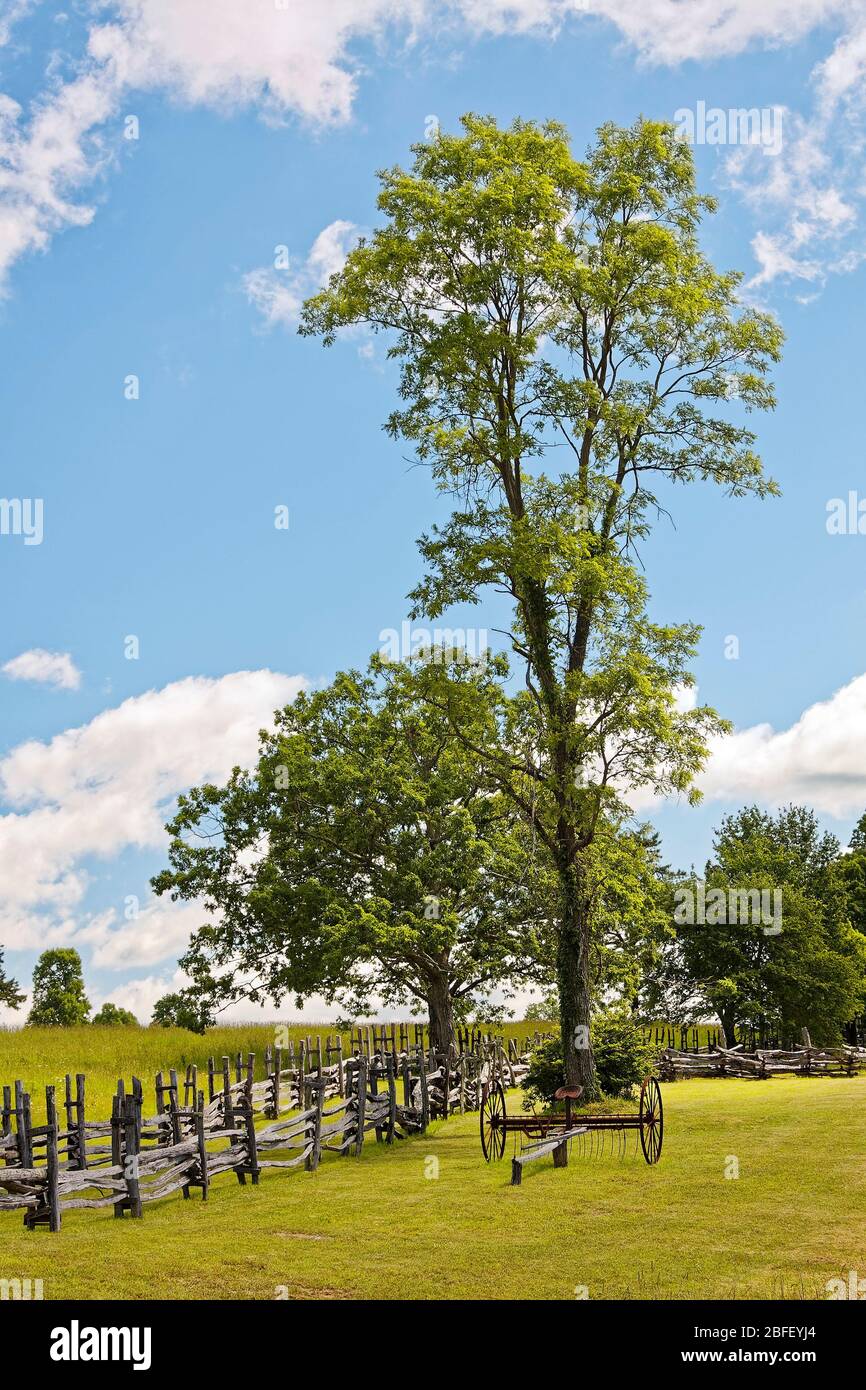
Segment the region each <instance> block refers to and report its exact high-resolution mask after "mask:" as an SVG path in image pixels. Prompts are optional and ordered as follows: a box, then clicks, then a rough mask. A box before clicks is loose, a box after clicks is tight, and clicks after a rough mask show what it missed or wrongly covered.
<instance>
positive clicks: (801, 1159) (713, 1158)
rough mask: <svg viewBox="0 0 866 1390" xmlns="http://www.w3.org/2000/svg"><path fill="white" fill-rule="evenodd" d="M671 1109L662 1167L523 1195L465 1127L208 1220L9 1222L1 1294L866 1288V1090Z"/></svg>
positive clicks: (259, 1295)
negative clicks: (53, 1230) (49, 1227)
mask: <svg viewBox="0 0 866 1390" xmlns="http://www.w3.org/2000/svg"><path fill="white" fill-rule="evenodd" d="M663 1095H664V1103H665V1121H666V1130H665V1147H664V1153H663V1156H662V1160H661V1162H660V1164H659V1165H658V1166H657V1167H656V1168H648V1167H647V1166H646V1164H645V1163H644V1162H643V1160H642V1159H634V1158H628V1159H625V1160H621V1159H619V1158H616V1157H604V1158H600V1159H590V1158H588V1157H587V1158H584V1159H578V1158H577V1156H576V1154H574V1155H573V1156H572V1159H571V1161H570V1164H569V1167H568V1168H567V1169H566V1170H556V1169H554V1168H553V1166H552V1162H551V1160H550V1159H544V1160H541V1161H540V1162H539V1163H538V1164H537V1165H531V1166H529V1167H528V1168H527V1170H526V1172H525V1176H524V1180H523V1185H522V1186H521V1187H518V1188H512V1187H510V1186H509V1177H510V1163H509V1162H508V1161H507V1160H508V1154H507V1155H506V1159H505V1160H503V1161H502V1162H501V1163H498V1164H496V1165H491V1166H488V1165H487V1164H485V1163H484V1162H483V1161H482V1158H481V1151H480V1146H479V1141H478V1117H477V1115H467V1116H464V1117H457V1116H455V1117H454V1118H453V1119H451V1120H450V1121H448V1122H447V1123H438V1124H435V1125H433V1126H432V1127H431V1130H430V1132H429V1133H428V1134H427V1135H426V1136H421V1137H419V1138H416V1139H412V1140H405V1141H402V1142H399V1143H397V1144H395V1146H394V1147H393V1149H389V1148H387V1147H385V1146H382V1145H376V1143H375V1142H374V1140H373V1139H372V1138H371V1139H370V1141H369V1142H368V1143H367V1144H366V1145H365V1148H364V1153H363V1155H362V1157H361V1158H360V1159H340V1158H337V1157H331V1156H329V1157H328V1158H327V1159H326V1160H325V1161H324V1162H323V1164H322V1166H321V1168H320V1169H319V1171H318V1172H317V1173H315V1174H308V1173H303V1172H300V1173H297V1172H295V1173H289V1174H286V1173H281V1172H279V1171H274V1172H270V1173H266V1174H264V1175H263V1177H262V1181H261V1184H260V1186H259V1187H258V1188H255V1187H252V1186H251V1185H248V1186H246V1187H240V1186H239V1185H238V1183H237V1180H236V1179H235V1178H234V1176H232V1175H223V1176H221V1177H220V1178H218V1179H217V1180H216V1182H215V1184H214V1186H213V1188H212V1190H211V1195H210V1200H209V1201H208V1203H207V1205H206V1206H204V1207H203V1206H202V1203H201V1200H200V1197H198V1196H197V1195H194V1196H193V1197H192V1199H191V1200H190V1201H188V1202H184V1201H183V1200H182V1198H181V1196H180V1195H179V1194H176V1195H175V1196H172V1197H169V1198H167V1199H165V1200H164V1201H162V1202H160V1203H154V1204H153V1205H151V1206H148V1207H146V1209H145V1215H144V1219H143V1220H142V1221H136V1222H133V1221H130V1220H129V1219H128V1218H127V1219H124V1220H122V1221H121V1220H115V1219H114V1218H113V1216H112V1214H111V1212H110V1210H109V1211H108V1212H104V1211H98V1212H72V1213H69V1214H68V1215H66V1216H64V1218H63V1230H62V1232H61V1233H60V1234H59V1235H55V1236H51V1235H50V1234H49V1233H48V1232H47V1231H45V1230H39V1231H36V1232H33V1233H29V1232H25V1231H24V1230H23V1229H22V1226H21V1216H20V1214H18V1213H14V1214H6V1213H4V1214H3V1215H2V1216H0V1277H4V1278H14V1277H30V1278H41V1279H42V1280H43V1281H44V1294H45V1297H46V1298H48V1299H59V1298H85V1299H96V1298H108V1297H113V1298H129V1299H136V1298H152V1297H162V1298H225V1299H273V1298H275V1297H277V1296H279V1294H280V1293H282V1296H286V1294H287V1296H288V1297H289V1298H293V1299H308V1298H326V1299H330V1298H333V1299H341V1298H385V1299H394V1298H413V1299H415V1298H423V1299H438V1298H469V1299H485V1298H514V1299H526V1298H531V1299H540V1298H546V1299H574V1298H575V1297H577V1296H579V1295H580V1293H581V1291H582V1290H583V1289H586V1291H587V1293H588V1296H589V1297H590V1298H591V1299H593V1298H594V1299H599V1298H620V1299H622V1298H653V1299H678V1298H691V1297H697V1298H718V1297H722V1298H734V1299H736V1298H774V1297H775V1298H778V1297H782V1298H790V1299H803V1298H805V1299H814V1298H826V1297H827V1290H826V1285H827V1281H828V1280H829V1279H832V1278H837V1277H840V1276H841V1277H843V1278H845V1279H847V1277H848V1273H849V1271H850V1270H857V1271H859V1274H860V1277H861V1278H863V1277H864V1276H866V1078H855V1079H851V1080H842V1079H839V1080H837V1079H821V1080H805V1079H799V1078H791V1079H774V1080H771V1081H766V1082H750V1081H728V1080H724V1081H719V1080H707V1081H701V1080H696V1081H680V1082H677V1083H675V1084H673V1085H666V1086H664V1087H663ZM518 1103H519V1102H518V1097H517V1096H516V1095H513V1096H511V1097H510V1098H509V1108H514V1109H516V1108H517V1106H518ZM509 1152H510V1150H509ZM734 1160H735V1161H736V1163H737V1164H738V1166H739V1177H737V1178H726V1176H725V1173H726V1171H728V1172H730V1171H732V1168H733V1162H734Z"/></svg>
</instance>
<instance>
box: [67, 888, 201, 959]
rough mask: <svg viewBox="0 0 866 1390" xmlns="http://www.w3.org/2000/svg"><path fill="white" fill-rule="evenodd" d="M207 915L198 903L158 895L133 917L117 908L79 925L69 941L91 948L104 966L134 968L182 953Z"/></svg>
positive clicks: (175, 956) (95, 957)
mask: <svg viewBox="0 0 866 1390" xmlns="http://www.w3.org/2000/svg"><path fill="white" fill-rule="evenodd" d="M207 920H208V915H207V913H206V912H205V911H204V909H203V908H202V907H200V906H199V905H198V904H196V903H173V902H171V900H170V899H166V900H165V901H164V902H163V901H162V900H160V899H158V898H157V899H156V900H154V901H153V902H150V903H148V904H147V905H146V906H145V907H144V908H142V910H141V911H140V912H139V913H138V914H137V915H136V916H135V917H133V918H131V919H130V920H128V921H127V920H126V919H125V918H123V917H122V916H121V914H120V913H118V912H117V911H116V910H115V909H114V908H109V909H108V910H107V911H106V912H103V913H100V914H99V915H98V916H97V917H95V918H93V919H92V920H90V921H88V922H87V923H86V924H85V925H84V926H82V927H80V928H79V929H78V930H77V931H76V932H75V935H74V937H72V938H71V939H70V941H69V942H68V944H69V945H72V946H76V947H82V946H86V947H88V948H89V950H90V964H91V965H92V966H95V967H97V968H100V969H104V970H131V969H133V968H135V967H138V966H142V965H156V964H157V963H158V962H159V961H162V960H168V959H169V958H172V959H175V960H176V959H177V957H178V956H180V955H183V952H184V950H185V949H186V946H187V944H188V942H189V939H190V937H191V936H192V934H193V932H195V931H196V930H197V929H198V928H199V927H201V926H203V925H204V923H205V922H206V921H207Z"/></svg>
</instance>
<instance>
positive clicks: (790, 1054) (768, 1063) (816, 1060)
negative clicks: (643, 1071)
mask: <svg viewBox="0 0 866 1390" xmlns="http://www.w3.org/2000/svg"><path fill="white" fill-rule="evenodd" d="M864 1069H866V1048H864V1047H827V1048H820V1047H812V1046H808V1047H795V1048H791V1049H789V1050H787V1051H786V1050H782V1049H780V1048H774V1049H772V1050H771V1049H768V1048H763V1049H762V1048H759V1049H757V1050H756V1051H754V1052H744V1051H743V1050H742V1048H741V1047H739V1046H738V1047H731V1048H725V1047H718V1046H717V1047H715V1048H714V1049H712V1051H709V1052H681V1051H678V1050H676V1049H675V1048H670V1047H669V1048H666V1049H665V1051H664V1052H662V1053H661V1056H660V1058H659V1077H660V1079H661V1080H662V1081H676V1080H677V1079H678V1078H681V1077H688V1076H740V1077H744V1076H745V1077H754V1078H755V1079H756V1080H758V1081H765V1080H766V1079H767V1078H768V1077H771V1076H785V1075H788V1076H856V1075H857V1074H858V1072H860V1071H863V1070H864Z"/></svg>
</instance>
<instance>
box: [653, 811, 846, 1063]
mask: <svg viewBox="0 0 866 1390" xmlns="http://www.w3.org/2000/svg"><path fill="white" fill-rule="evenodd" d="M838 848H839V846H838V841H837V840H836V839H835V837H834V836H833V835H829V834H826V833H822V831H821V830H820V827H819V825H818V821H817V818H816V816H815V814H814V812H813V811H811V810H810V809H809V808H807V807H803V806H788V807H785V808H784V809H782V810H781V811H779V812H778V813H777V814H775V815H773V814H771V813H769V812H765V811H762V810H760V809H759V808H758V807H757V806H749V807H745V808H743V809H742V810H741V811H738V812H737V813H736V814H735V815H732V816H726V817H725V818H724V820H723V821H722V824H721V826H720V828H719V830H718V831H717V832H716V835H715V837H714V842H713V855H712V857H711V859H710V860H709V861H708V863H707V866H706V870H705V874H704V878H703V880H702V883H701V885H700V887H701V888H702V893H703V901H704V904H705V906H704V911H703V913H702V914H701V915H702V916H703V918H704V920H702V921H693V922H686V923H682V924H680V925H679V926H678V927H677V947H676V954H675V963H676V964H675V970H674V972H673V973H674V974H675V975H679V977H680V979H681V980H683V981H684V983H685V984H686V986H687V987H690V988H691V989H692V990H693V991H694V997H695V999H696V1000H697V1001H698V1002H699V1003H703V1005H704V1008H706V1006H707V1005H709V1007H710V1008H712V1009H713V1010H714V1011H715V1012H716V1013H717V1014H718V1016H719V1019H720V1021H721V1023H722V1025H723V1027H724V1030H725V1033H726V1036H727V1038H728V1042H729V1043H732V1042H733V1039H734V1035H735V1030H736V1029H737V1028H738V1027H748V1028H753V1029H754V1030H755V1031H756V1033H757V1034H758V1035H759V1036H761V1037H764V1038H765V1037H767V1036H770V1037H772V1036H776V1037H778V1036H781V1037H782V1038H790V1037H797V1036H798V1035H799V1030H800V1029H802V1028H804V1027H807V1028H808V1029H809V1031H810V1034H811V1037H812V1040H813V1042H816V1043H821V1042H825V1043H833V1042H837V1041H838V1040H839V1037H840V1035H841V1033H842V1028H843V1026H844V1024H845V1023H847V1022H848V1021H849V1020H850V1019H851V1018H852V1017H853V1016H854V1015H855V1014H856V1013H857V1012H859V1009H860V1007H861V1006H862V999H863V992H864V987H866V938H864V937H863V936H862V935H861V934H860V933H859V932H856V931H855V930H854V929H853V928H852V927H851V925H850V922H849V921H848V912H847V900H846V895H845V887H844V883H843V880H842V877H841V874H840V872H839V861H838V859H837V854H838ZM698 887H699V885H698V883H697V881H695V880H692V881H685V880H684V881H683V883H682V884H681V885H680V889H683V888H688V889H691V890H697V888H698ZM714 890H718V891H717V892H716V894H715V897H713V896H711V895H712V894H713V893H714ZM761 892H765V893H766V894H768V895H769V894H772V893H778V894H779V898H778V904H779V907H780V911H779V912H778V913H776V912H775V911H773V910H772V900H771V899H769V897H768V899H767V900H766V901H767V903H768V905H769V906H770V908H771V910H770V911H769V912H764V913H763V914H762V912H761V910H760V906H759V897H758V895H759V894H760V893H761ZM750 895H751V896H750ZM716 905H718V910H716Z"/></svg>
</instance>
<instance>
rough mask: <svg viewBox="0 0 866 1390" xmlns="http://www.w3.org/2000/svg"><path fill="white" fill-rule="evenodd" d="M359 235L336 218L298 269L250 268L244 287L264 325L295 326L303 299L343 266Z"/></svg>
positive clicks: (319, 237)
mask: <svg viewBox="0 0 866 1390" xmlns="http://www.w3.org/2000/svg"><path fill="white" fill-rule="evenodd" d="M358 236H359V230H358V228H357V227H356V226H355V224H354V223H353V222H344V221H341V220H337V221H336V222H331V223H330V225H329V226H327V227H325V228H324V229H323V230H322V231H321V232H319V235H318V236H317V237H316V240H315V241H314V242H313V245H312V246H311V248H310V251H309V253H308V255H307V258H306V260H305V261H304V262H303V263H302V264H301V265H300V266H299V267H298V269H297V270H293V269H292V268H291V266H288V267H287V268H286V269H285V270H277V269H274V268H271V267H270V266H261V267H259V268H258V269H257V270H250V271H248V273H247V274H246V275H245V276H244V277H243V281H242V284H243V288H244V290H245V292H246V295H247V298H248V300H249V301H250V303H251V304H252V305H254V307H255V308H256V309H258V311H259V313H260V314H261V315H262V318H263V319H264V322H265V327H266V328H275V327H277V326H278V325H279V326H282V327H283V328H294V327H296V326H297V323H298V319H299V317H300V312H301V306H302V305H303V302H304V300H305V299H306V298H307V296H308V295H310V294H313V293H314V292H315V291H316V290H317V289H319V287H320V286H321V285H324V284H326V283H327V281H328V279H329V277H330V276H331V275H334V274H336V273H337V271H339V270H340V269H341V268H342V266H343V265H344V263H345V260H346V257H347V255H348V254H349V251H350V250H351V248H352V246H353V245H354V243H355V242H356V241H357V239H358Z"/></svg>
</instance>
